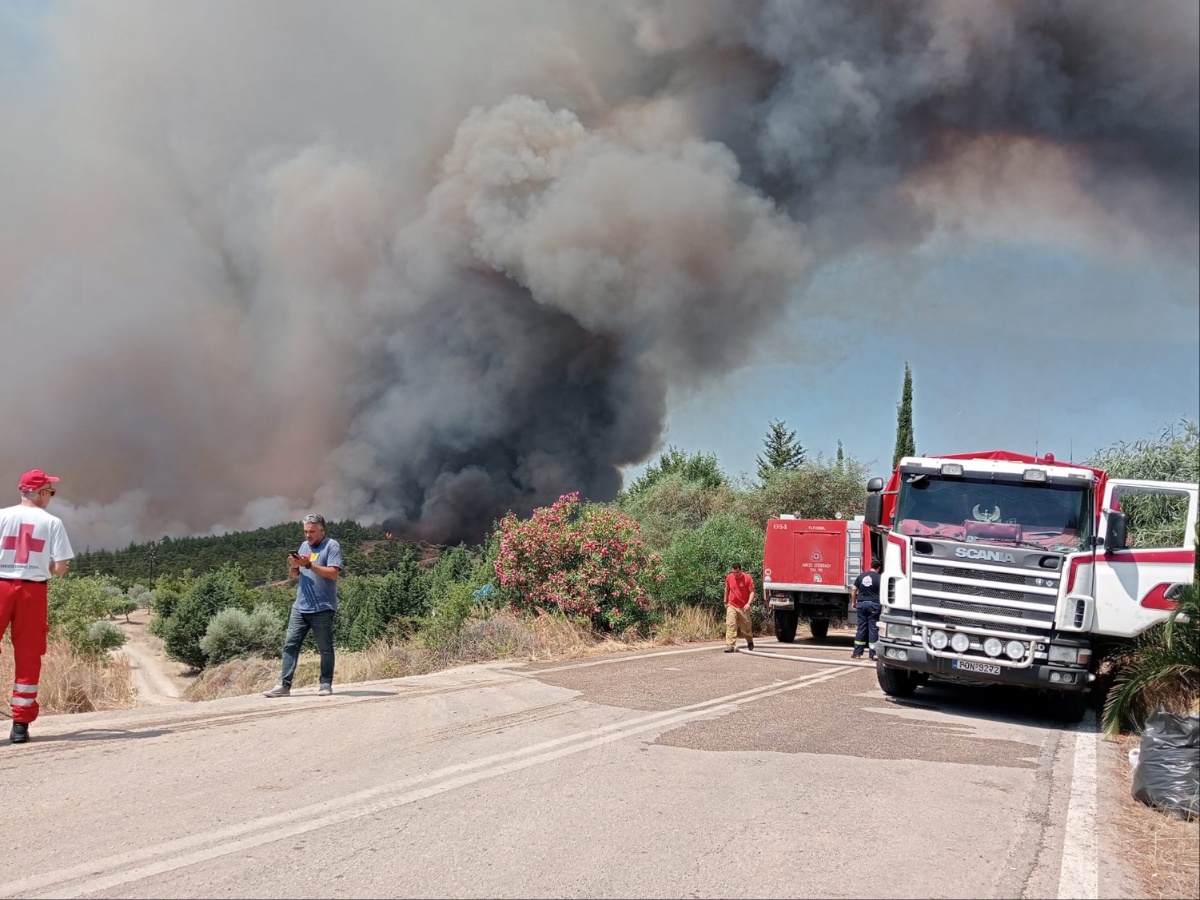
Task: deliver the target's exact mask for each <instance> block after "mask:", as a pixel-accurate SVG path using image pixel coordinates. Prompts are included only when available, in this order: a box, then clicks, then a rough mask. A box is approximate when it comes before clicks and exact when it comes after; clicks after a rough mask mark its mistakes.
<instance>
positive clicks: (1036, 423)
mask: <svg viewBox="0 0 1200 900" xmlns="http://www.w3.org/2000/svg"><path fill="white" fill-rule="evenodd" d="M1041 430H1042V411H1041V410H1040V409H1039V410H1038V411H1037V418H1036V419H1035V420H1034V424H1033V458H1034V459H1037V455H1038V432H1039V431H1041Z"/></svg>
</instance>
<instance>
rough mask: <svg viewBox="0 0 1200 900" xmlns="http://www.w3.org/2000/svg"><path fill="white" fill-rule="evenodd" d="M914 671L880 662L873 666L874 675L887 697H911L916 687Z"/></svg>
mask: <svg viewBox="0 0 1200 900" xmlns="http://www.w3.org/2000/svg"><path fill="white" fill-rule="evenodd" d="M917 674H918V673H916V672H908V671H905V670H904V669H897V668H894V667H892V666H885V665H884V664H883V663H880V664H879V665H877V666H876V667H875V677H876V678H878V679H879V687H880V689H881V690H882V691H883V692H884V693H885V694H887V695H888V696H889V697H911V696H912V695H913V691H915V690H916V689H917Z"/></svg>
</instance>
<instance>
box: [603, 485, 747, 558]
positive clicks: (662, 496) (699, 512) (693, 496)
mask: <svg viewBox="0 0 1200 900" xmlns="http://www.w3.org/2000/svg"><path fill="white" fill-rule="evenodd" d="M733 502H734V494H733V491H732V489H731V488H730V487H729V486H728V485H726V484H724V483H722V484H719V485H715V486H711V485H706V484H704V483H703V482H700V481H690V480H688V479H687V478H685V477H684V476H683V475H681V474H679V473H678V472H675V473H671V474H668V475H665V476H663V477H661V478H659V479H658V480H656V481H655V482H654V483H653V484H652V485H650V486H649V487H646V488H643V489H642V490H640V491H638V492H636V493H630V494H626V495H622V497H621V501H620V507H621V509H622V510H624V511H625V512H627V513H629V515H631V516H633V517H634V518H635V519H637V521H638V523H639V524H640V525H641V528H642V539H643V540H645V542H646V546H648V547H650V548H652V549H654V550H658V551H663V550H665V549H666V548H667V547H669V546H671V544H673V543H674V542H675V540H676V539H677V538H679V537H680V536H681V535H683V534H684V533H685V532H687V531H691V530H692V529H694V528H699V527H700V526H701V525H702V524H703V523H704V521H705V520H706V519H708V518H709V517H710V516H713V515H716V514H717V513H720V512H726V511H728V510H729V509H730V507H731V506H732V505H733Z"/></svg>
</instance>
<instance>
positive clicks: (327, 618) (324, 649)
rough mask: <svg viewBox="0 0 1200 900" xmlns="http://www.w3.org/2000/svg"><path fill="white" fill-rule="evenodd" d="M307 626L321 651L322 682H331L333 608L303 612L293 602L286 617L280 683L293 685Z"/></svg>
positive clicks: (286, 685)
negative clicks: (286, 624)
mask: <svg viewBox="0 0 1200 900" xmlns="http://www.w3.org/2000/svg"><path fill="white" fill-rule="evenodd" d="M309 629H311V630H312V633H313V640H315V641H316V642H317V650H319V651H320V653H321V684H333V610H332V609H326V610H322V611H321V612H315V613H305V612H300V610H298V609H296V607H294V606H293V607H292V614H291V615H290V616H289V617H288V627H287V637H286V638H284V640H283V674H282V675H281V676H280V678H279V683H280V684H282V685H283V686H284V687H289V688H290V687H291V686H292V677H293V676H294V675H295V674H296V659H297V658H298V657H299V656H300V645H301V644H303V643H304V639H305V638H306V637H307V636H308V632H309Z"/></svg>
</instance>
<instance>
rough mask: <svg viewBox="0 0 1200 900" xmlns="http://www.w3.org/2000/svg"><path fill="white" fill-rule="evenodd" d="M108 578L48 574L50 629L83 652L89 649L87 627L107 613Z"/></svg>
mask: <svg viewBox="0 0 1200 900" xmlns="http://www.w3.org/2000/svg"><path fill="white" fill-rule="evenodd" d="M110 584H111V582H109V580H108V579H107V578H104V577H96V576H88V577H78V576H74V575H70V576H67V577H65V578H51V579H50V583H49V585H48V591H49V616H48V617H49V622H50V630H51V631H52V632H56V633H59V634H62V635H65V636H66V638H67V640H68V641H70V642H71V645H72V646H73V647H75V648H76V649H77V650H79V651H80V652H83V653H88V652H91V651H90V650H89V649H88V648H89V646H90V645H89V643H88V637H87V630H88V628H89V627H90V626H91V625H92V623H93V622H95V621H97V620H98V619H103V618H104V617H105V616H107V615H108V604H109V595H108V590H107V588H108V587H109V585H110Z"/></svg>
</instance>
